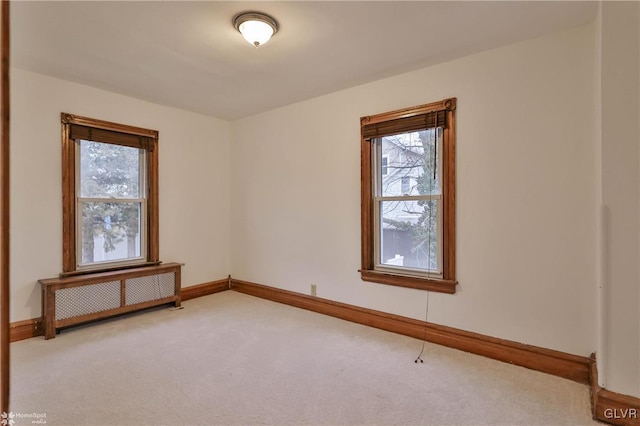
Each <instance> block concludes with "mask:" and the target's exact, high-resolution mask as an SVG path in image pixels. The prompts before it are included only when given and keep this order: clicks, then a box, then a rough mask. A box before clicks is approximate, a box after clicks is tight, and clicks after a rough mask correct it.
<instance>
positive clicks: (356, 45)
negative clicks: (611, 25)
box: [11, 1, 597, 120]
mask: <svg viewBox="0 0 640 426" xmlns="http://www.w3.org/2000/svg"><path fill="white" fill-rule="evenodd" d="M249 10H257V11H261V12H265V13H268V14H270V15H272V16H273V17H274V18H276V20H278V22H279V24H280V31H279V32H278V33H277V34H276V35H275V36H274V37H273V38H272V39H271V41H269V43H267V44H265V45H264V46H260V47H259V48H255V47H253V46H251V45H249V44H248V43H247V42H246V41H245V40H244V39H243V38H242V37H241V36H240V34H239V33H238V32H237V31H236V30H235V29H234V28H233V25H232V23H231V21H232V19H233V17H234V16H235V15H236V14H238V13H239V12H243V11H249ZM596 11H597V3H596V2H578V1H568V2H563V1H552V2H541V1H532V2H511V1H499V2H482V1H472V2H458V1H448V2H431V1H408V2H402V1H369V2H356V1H342V2H339V1H334V2H329V1H320V2H316V1H283V2H271V1H262V2H247V1H236V2H230V1H226V2H225V1H215V2H205V1H195V2H186V1H175V2H172V1H161V2H152V1H141V2H131V1H128V2H123V1H104V2H103V1H88V2H79V1H66V2H57V1H45V2H32V1H15V2H13V3H12V4H11V64H12V65H13V66H15V67H18V68H22V69H26V70H30V71H34V72H38V73H42V74H47V75H50V76H53V77H57V78H61V79H64V80H70V81H74V82H78V83H82V84H86V85H89V86H93V87H97V88H100V89H104V90H108V91H111V92H116V93H121V94H125V95H128V96H132V97H136V98H139V99H144V100H147V101H151V102H155V103H158V104H162V105H169V106H173V107H177V108H181V109H185V110H189V111H195V112H199V113H203V114H206V115H210V116H214V117H218V118H223V119H228V120H233V119H236V118H240V117H245V116H249V115H253V114H256V113H259V112H263V111H267V110H270V109H273V108H277V107H280V106H284V105H288V104H291V103H294V102H298V101H301V100H305V99H309V98H312V97H315V96H319V95H323V94H327V93H331V92H334V91H337V90H341V89H344V88H347V87H351V86H354V85H358V84H362V83H366V82H369V81H374V80H378V79H380V78H384V77H388V76H392V75H395V74H399V73H403V72H407V71H412V70H415V69H418V68H422V67H425V66H428V65H432V64H436V63H439V62H443V61H446V60H449V59H454V58H457V57H461V56H465V55H468V54H471V53H475V52H479V51H482V50H486V49H490V48H494V47H497V46H501V45H506V44H510V43H514V42H517V41H521V40H525V39H528V38H533V37H536V36H539V35H543V34H546V33H550V32H554V31H559V30H562V29H565V28H570V27H574V26H578V25H582V24H586V23H589V22H592V21H593V19H594V18H595V15H596Z"/></svg>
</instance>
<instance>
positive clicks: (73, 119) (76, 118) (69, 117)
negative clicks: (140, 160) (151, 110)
mask: <svg viewBox="0 0 640 426" xmlns="http://www.w3.org/2000/svg"><path fill="white" fill-rule="evenodd" d="M60 120H61V121H62V123H63V124H78V125H80V126H87V127H95V128H96V129H104V130H112V131H114V132H121V133H128V134H130V135H137V136H146V137H149V138H153V139H158V134H159V133H158V131H157V130H150V129H144V128H142V127H136V126H129V125H128V124H120V123H114V122H112V121H105V120H97V119H95V118H89V117H82V116H81V115H75V114H68V113H62V114H61V117H60Z"/></svg>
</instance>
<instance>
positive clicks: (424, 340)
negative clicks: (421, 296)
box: [413, 290, 431, 364]
mask: <svg viewBox="0 0 640 426" xmlns="http://www.w3.org/2000/svg"><path fill="white" fill-rule="evenodd" d="M430 293H431V292H430V291H428V290H427V308H426V309H425V314H424V338H423V339H422V349H420V353H419V354H418V357H417V358H416V360H415V361H413V362H415V363H416V364H417V363H418V361H420V362H421V363H423V362H424V361H423V360H422V354H423V353H424V347H425V345H426V343H427V320H428V319H429V294H430Z"/></svg>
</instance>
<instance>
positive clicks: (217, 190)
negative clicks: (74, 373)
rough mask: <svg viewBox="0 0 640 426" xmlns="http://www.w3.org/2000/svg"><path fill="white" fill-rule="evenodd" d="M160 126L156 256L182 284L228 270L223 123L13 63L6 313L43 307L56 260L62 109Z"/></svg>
mask: <svg viewBox="0 0 640 426" xmlns="http://www.w3.org/2000/svg"><path fill="white" fill-rule="evenodd" d="M61 112H68V113H72V114H78V115H83V116H88V117H92V118H97V119H102V120H108V121H115V122H119V123H124V124H129V125H134V126H140V127H145V128H151V129H155V130H158V131H159V132H160V139H159V162H160V166H159V167H160V182H159V185H160V194H159V203H160V211H159V215H160V259H161V260H163V261H165V262H169V261H176V262H185V263H186V266H185V267H184V268H183V274H182V283H183V286H185V287H186V286H190V285H194V284H200V283H203V282H207V281H211V280H215V279H220V278H224V277H226V276H227V274H228V273H229V268H230V258H229V253H228V245H229V226H228V224H229V221H230V217H229V212H230V210H229V202H228V200H229V177H230V174H229V157H230V125H229V123H228V122H226V121H222V120H218V119H215V118H211V117H206V116H203V115H199V114H195V113H191V112H186V111H182V110H178V109H175V108H168V107H164V106H159V105H156V104H152V103H148V102H143V101H140V100H137V99H133V98H129V97H126V96H121V95H117V94H114V93H109V92H105V91H102V90H97V89H94V88H90V87H87V86H82V85H79V84H75V83H70V82H67V81H62V80H58V79H55V78H51V77H47V76H43V75H39V74H34V73H32V72H27V71H23V70H20V69H16V68H12V69H11V321H19V320H24V319H30V318H36V317H39V316H40V315H41V309H40V286H39V284H38V283H37V280H38V279H40V278H48V277H55V276H57V275H58V273H60V272H61V270H62V183H61V179H62V177H61V162H62V160H61V151H62V149H61V130H60V129H61V126H60V113H61Z"/></svg>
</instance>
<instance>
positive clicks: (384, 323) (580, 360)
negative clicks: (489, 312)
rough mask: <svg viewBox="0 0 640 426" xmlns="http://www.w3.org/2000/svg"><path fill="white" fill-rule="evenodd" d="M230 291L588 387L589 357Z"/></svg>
mask: <svg viewBox="0 0 640 426" xmlns="http://www.w3.org/2000/svg"><path fill="white" fill-rule="evenodd" d="M231 290H235V291H238V292H240V293H244V294H249V295H252V296H256V297H260V298H263V299H268V300H272V301H274V302H280V303H284V304H287V305H291V306H295V307H298V308H303V309H308V310H310V311H314V312H318V313H321V314H325V315H330V316H333V317H337V318H341V319H344V320H347V321H352V322H356V323H359V324H364V325H368V326H371V327H376V328H380V329H382V330H387V331H391V332H394V333H398V334H403V335H406V336H410V337H415V338H418V339H425V340H427V341H428V342H432V343H437V344H440V345H443V346H448V347H451V348H455V349H460V350H463V351H466V352H471V353H473V354H477V355H482V356H486V357H489V358H493V359H496V360H499V361H504V362H508V363H511V364H516V365H520V366H522V367H527V368H530V369H532V370H537V371H542V372H545V373H549V374H553V375H555V376H559V377H564V378H566V379H570V380H573V381H576V382H579V383H584V384H589V383H590V381H589V379H590V377H589V373H590V362H591V360H590V359H589V358H587V357H583V356H578V355H572V354H567V353H564V352H559V351H555V350H551V349H545V348H541V347H537V346H531V345H525V344H522V343H517V342H513V341H509V340H503V339H498V338H495V337H489V336H485V335H482V334H478V333H472V332H468V331H463V330H459V329H456V328H452V327H446V326H442V325H436V324H432V323H425V322H424V321H419V320H415V319H412V318H406V317H402V316H399V315H393V314H388V313H385V312H381V311H375V310H371V309H365V308H360V307H358V306H353V305H348V304H346V303H340V302H334V301H332V300H327V299H321V298H319V297H314V296H307V295H304V294H300V293H295V292H291V291H287V290H281V289H278V288H274V287H269V286H265V285H261V284H256V283H251V282H247V281H241V280H236V279H233V278H232V279H231Z"/></svg>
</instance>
